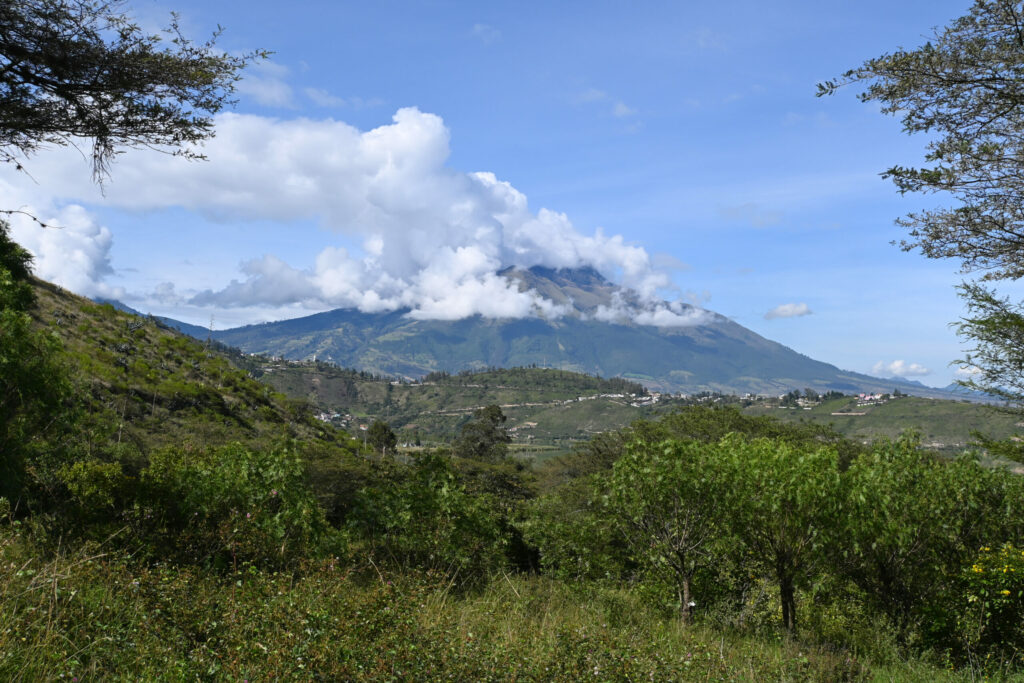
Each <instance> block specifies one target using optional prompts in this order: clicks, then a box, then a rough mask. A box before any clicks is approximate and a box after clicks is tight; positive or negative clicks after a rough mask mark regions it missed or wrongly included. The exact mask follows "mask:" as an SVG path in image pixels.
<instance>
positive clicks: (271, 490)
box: [270, 489, 277, 497]
mask: <svg viewBox="0 0 1024 683" xmlns="http://www.w3.org/2000/svg"><path fill="white" fill-rule="evenodd" d="M276 495H277V489H270V496H271V497H274V496H276Z"/></svg>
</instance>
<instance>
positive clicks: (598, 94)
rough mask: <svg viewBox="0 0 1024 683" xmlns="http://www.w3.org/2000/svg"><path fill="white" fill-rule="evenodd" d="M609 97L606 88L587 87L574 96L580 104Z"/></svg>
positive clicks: (574, 99)
mask: <svg viewBox="0 0 1024 683" xmlns="http://www.w3.org/2000/svg"><path fill="white" fill-rule="evenodd" d="M606 99H608V93H606V92H605V91H604V90H598V89H597V88H587V89H586V90H584V91H583V92H580V93H577V94H576V95H575V96H574V97H573V101H575V102H576V103H578V104H586V103H587V102H600V101H602V100H606Z"/></svg>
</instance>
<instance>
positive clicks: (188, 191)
mask: <svg viewBox="0 0 1024 683" xmlns="http://www.w3.org/2000/svg"><path fill="white" fill-rule="evenodd" d="M202 152H203V153H204V154H205V155H206V156H207V157H208V159H209V160H208V161H206V162H202V163H189V162H187V161H185V160H183V159H180V158H176V157H169V156H167V155H165V154H159V153H156V152H153V151H148V150H143V151H132V152H129V153H127V154H125V155H123V156H122V157H121V158H120V159H119V160H118V162H117V164H116V166H115V167H114V169H113V173H114V181H113V182H111V183H109V184H108V185H106V187H105V188H103V192H102V193H101V190H100V188H97V187H95V186H93V185H91V184H90V183H89V179H88V173H87V172H85V171H84V169H83V164H82V161H81V158H80V155H79V154H78V153H77V151H76V150H67V149H65V150H55V151H52V152H47V153H45V154H42V155H40V156H38V157H36V158H33V159H31V160H29V162H28V168H29V169H30V171H31V172H32V174H33V176H34V177H38V178H43V179H45V181H44V182H41V183H38V184H36V183H33V182H32V180H31V179H29V178H26V177H25V176H24V175H20V174H17V173H16V172H14V171H13V170H11V169H4V171H3V175H2V176H0V201H2V202H3V203H4V204H5V205H7V206H17V205H22V204H24V203H25V200H24V197H26V196H27V197H29V198H30V201H32V202H33V205H34V206H37V207H43V212H44V213H46V212H48V211H55V212H56V214H55V215H58V216H65V215H66V216H67V217H65V218H64V221H65V222H67V223H68V226H66V227H65V229H64V230H61V231H54V232H53V233H52V234H51V233H47V235H46V239H36V238H34V237H33V235H34V234H35V233H38V232H39V228H38V227H37V226H34V225H32V224H31V221H27V220H22V219H21V218H17V217H16V219H15V220H14V221H13V223H14V225H15V239H18V240H19V241H20V242H22V243H23V244H25V245H26V246H27V247H28V248H29V249H31V250H32V251H33V253H34V254H35V255H36V259H37V265H38V271H39V274H40V275H41V276H42V277H47V278H50V279H53V280H55V281H57V282H58V283H60V284H63V285H64V286H66V287H68V288H70V289H73V290H75V291H79V292H82V293H84V294H90V295H95V294H103V295H109V294H110V293H111V292H110V290H111V288H110V287H109V286H107V285H106V284H105V278H106V277H107V276H108V275H109V274H110V266H109V263H110V248H111V245H112V239H113V236H112V235H111V233H110V231H109V230H107V229H106V228H104V227H102V226H100V225H97V223H96V220H95V218H94V217H93V216H92V215H91V214H90V213H89V212H88V211H86V210H85V209H83V208H82V207H81V204H84V205H85V206H87V207H89V206H93V205H94V206H97V207H102V206H104V205H107V206H113V207H117V208H122V209H130V210H139V211H148V210H153V209H171V208H176V207H181V208H184V209H187V210H190V211H194V212H197V213H199V214H201V215H203V216H204V217H205V218H207V219H208V220H212V221H217V222H231V221H244V220H264V221H273V222H276V223H279V224H280V226H281V230H283V231H285V230H288V226H289V225H290V224H294V223H295V222H296V221H315V222H317V223H318V224H319V225H320V226H321V227H323V228H324V229H326V230H328V231H330V232H333V233H337V234H338V235H339V236H340V237H341V238H343V239H339V241H346V240H347V243H348V248H346V246H342V245H340V244H335V245H329V246H325V247H324V248H323V249H322V251H320V253H319V255H318V256H317V257H316V258H315V262H314V263H312V264H306V265H304V266H296V265H293V264H289V263H287V262H285V261H284V260H282V259H281V258H280V257H279V256H277V255H274V254H270V253H268V254H264V255H263V256H262V257H259V258H255V259H249V260H246V261H245V262H243V263H242V264H241V266H240V270H241V275H242V277H241V278H236V279H234V280H232V281H231V282H230V283H228V284H226V285H224V286H222V287H220V288H210V289H206V290H204V291H200V292H194V291H188V290H181V291H179V290H178V289H176V287H180V283H165V284H163V285H161V286H160V287H159V288H157V290H155V291H154V292H152V293H149V294H148V296H150V297H151V298H152V299H153V300H163V301H167V300H168V299H169V298H175V299H176V300H180V301H185V302H187V303H188V304H190V305H194V306H204V307H222V308H231V307H252V308H262V309H267V308H275V307H279V308H284V307H292V308H295V307H302V308H305V309H326V308H335V307H354V308H358V309H359V310H361V311H364V312H380V311H386V310H395V309H400V308H408V309H411V311H412V313H411V315H413V316H414V317H418V318H423V319H457V318H463V317H466V316H469V315H473V314H481V315H484V316H486V317H513V318H515V317H524V316H531V315H539V316H544V317H557V316H560V315H563V314H565V313H566V312H567V308H566V307H565V306H559V305H556V304H554V303H553V302H551V301H549V300H546V299H544V298H543V297H542V296H540V295H539V294H538V293H537V292H535V291H532V290H528V291H520V288H519V287H517V286H516V285H515V284H514V283H512V282H510V281H508V280H506V279H505V278H502V277H500V276H498V275H497V274H496V273H497V271H499V270H500V269H502V268H504V267H507V266H514V267H519V268H528V267H531V266H544V267H548V268H578V267H582V266H592V267H594V268H596V269H597V270H598V271H600V272H601V273H602V274H604V275H605V276H607V277H609V278H610V279H612V280H613V281H616V282H617V283H619V284H621V285H622V286H624V287H626V288H629V289H632V290H635V291H636V292H637V294H638V295H639V297H640V300H641V301H643V302H646V303H648V304H650V305H655V306H656V304H655V302H657V301H660V299H661V298H662V295H663V294H664V292H665V291H669V290H672V289H673V286H672V283H671V280H670V278H669V276H668V275H667V273H666V272H665V271H664V270H660V269H657V268H655V267H654V265H653V264H652V261H651V258H650V256H649V254H648V253H647V252H646V251H645V250H644V249H643V248H642V247H640V246H637V245H634V244H630V243H628V242H626V240H625V239H624V238H623V237H622V236H621V235H612V236H608V235H605V234H604V233H603V232H602V231H601V230H600V229H598V230H596V231H595V232H594V233H593V234H590V235H587V234H584V233H582V232H580V231H579V230H577V229H576V227H575V226H573V224H572V222H571V221H570V220H569V218H568V216H566V215H565V214H562V213H558V212H556V211H551V210H548V209H545V208H541V209H539V210H537V211H533V210H531V208H530V207H529V206H528V202H527V198H526V196H525V195H524V194H523V193H521V192H519V191H518V190H517V189H516V188H515V187H513V186H512V185H511V184H510V183H508V182H505V181H502V180H500V179H498V178H497V177H496V176H495V175H494V174H493V173H489V172H475V173H465V172H461V171H457V170H454V169H452V168H450V167H449V166H448V165H447V161H448V157H449V155H450V132H449V130H448V128H447V127H446V126H445V124H444V122H443V121H442V119H441V118H440V117H439V116H436V115H434V114H430V113H425V112H421V111H420V110H418V109H416V108H404V109H399V110H398V111H397V112H396V113H395V115H394V117H393V120H392V122H391V123H390V124H387V125H383V126H380V127H377V128H374V129H372V130H368V131H360V130H358V129H357V128H355V127H353V126H351V125H349V124H347V123H344V122H341V121H336V120H333V119H322V120H313V119H306V118H296V119H290V120H282V119H275V118H269V117H264V116H256V115H245V114H233V113H232V114H225V115H222V116H219V117H218V121H217V137H216V138H214V139H213V140H212V141H210V142H208V143H207V144H206V146H205V147H204V148H203V149H202ZM47 215H49V214H48V213H47ZM55 222H57V223H58V224H61V221H60V220H57V221H55ZM72 225H73V226H74V227H71V226H72ZM68 228H71V229H68ZM325 241H329V238H327V239H325ZM353 244H358V246H357V247H353V246H352V245H353ZM72 251H73V252H74V254H75V258H69V257H68V254H69V253H70V252H72ZM136 299H138V297H137V296H136ZM650 305H649V306H647V307H646V308H645V309H644V311H643V312H642V314H641V313H638V314H637V316H639V317H637V316H634V320H635V321H636V322H639V323H641V324H654V325H661V326H672V325H690V324H694V323H695V321H696V319H695V318H694V317H693V316H679V315H675V314H674V313H673V311H672V310H670V309H669V308H668V307H661V308H658V307H657V306H656V307H655V309H653V310H652V309H651V308H650ZM616 313H617V314H618V313H620V312H618V311H617V312H616Z"/></svg>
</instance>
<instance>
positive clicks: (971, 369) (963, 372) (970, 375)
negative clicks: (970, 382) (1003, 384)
mask: <svg viewBox="0 0 1024 683" xmlns="http://www.w3.org/2000/svg"><path fill="white" fill-rule="evenodd" d="M982 372H983V371H982V369H981V368H979V367H977V366H976V365H962V366H960V367H958V368H957V369H956V370H955V371H954V372H953V376H954V377H956V378H957V379H963V380H967V379H976V378H977V377H978V376H979V375H981V374H982Z"/></svg>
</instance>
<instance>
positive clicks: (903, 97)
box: [818, 0, 1024, 402]
mask: <svg viewBox="0 0 1024 683" xmlns="http://www.w3.org/2000/svg"><path fill="white" fill-rule="evenodd" d="M1022 26H1024V7H1022V6H1021V3H1020V2H1016V1H1014V0H976V2H975V3H974V5H973V7H972V8H971V10H970V11H969V12H968V13H967V14H966V15H965V16H963V17H960V18H958V19H956V20H954V21H953V22H952V23H951V24H950V25H949V26H948V27H947V28H945V29H943V30H940V31H938V32H936V34H935V35H934V37H933V39H932V40H931V41H930V42H928V43H926V44H925V45H924V46H922V47H920V48H917V49H916V50H897V51H896V52H893V53H892V54H885V55H882V56H881V57H878V58H875V59H870V60H868V61H866V62H865V63H864V64H863V65H862V66H861V67H859V68H856V69H852V70H850V71H848V72H846V73H845V74H843V76H842V77H841V78H839V79H838V80H835V81H827V82H825V83H822V84H820V85H819V86H818V88H819V95H823V94H831V93H833V92H835V91H836V89H837V88H839V87H841V86H843V85H848V84H852V83H863V84H866V89H865V90H864V91H863V92H862V93H861V95H860V99H861V100H862V101H864V102H877V103H879V104H881V105H882V111H883V112H885V113H886V114H892V115H898V116H901V117H902V121H903V129H904V130H905V131H906V132H907V133H911V134H915V133H920V134H927V135H929V136H930V142H929V143H928V146H927V150H928V151H927V154H926V156H925V160H924V162H925V163H924V165H922V166H921V167H919V168H915V167H903V166H893V167H892V168H890V169H888V170H887V171H886V172H885V173H884V177H886V178H889V179H891V180H892V181H893V182H894V183H895V184H896V187H897V188H898V189H899V191H900V192H901V193H906V192H920V193H924V194H935V193H942V194H944V195H946V196H948V197H949V198H951V199H952V200H953V205H952V206H951V207H948V208H934V209H928V210H923V211H918V212H913V213H910V214H908V215H907V216H905V217H903V218H901V219H899V220H898V221H897V222H898V223H899V224H900V225H902V226H903V227H905V228H906V229H907V230H908V239H905V240H903V241H902V242H901V246H902V248H903V249H904V250H915V249H916V250H919V251H920V252H921V253H922V254H923V255H924V256H926V257H928V258H951V259H955V260H958V261H959V262H960V265H961V268H962V271H963V272H964V273H977V274H978V275H977V276H976V278H977V281H976V282H973V283H969V284H966V285H965V286H964V287H963V288H962V289H961V294H962V296H963V297H964V298H965V299H966V301H967V302H968V306H969V307H970V308H971V309H972V311H971V314H972V316H973V317H971V318H968V319H967V320H966V321H965V324H962V325H960V326H959V328H958V329H959V332H960V334H961V335H962V336H963V337H964V338H965V339H967V340H968V341H969V342H973V343H975V344H976V347H975V348H974V349H973V350H972V351H971V352H970V353H969V354H968V356H967V357H965V358H964V359H963V360H962V361H959V362H961V363H963V364H965V365H974V366H977V367H979V368H981V370H982V371H983V373H982V374H981V375H980V376H979V377H977V378H976V379H975V381H974V383H973V385H972V384H971V383H969V382H968V383H967V384H968V385H971V386H973V387H974V388H982V389H984V390H986V391H991V392H994V393H1000V394H1001V395H1003V396H1005V397H1006V398H1011V399H1013V400H1015V401H1017V402H1021V401H1024V393H1022V392H1021V388H1020V386H1019V381H1020V377H1019V374H1020V373H1019V371H1015V370H1014V369H1013V366H1012V364H1006V363H1004V362H1003V361H1004V358H1005V357H1006V356H1010V357H1013V358H1016V359H1018V361H1017V362H1018V363H1019V359H1021V358H1024V346H1022V345H1021V342H1020V339H1019V338H1018V335H1002V334H1001V333H1000V332H999V330H998V328H999V327H1000V326H1002V325H1003V324H1004V323H1005V322H1006V321H1007V319H1012V320H1016V319H1017V318H1016V317H1014V316H1017V315H1018V311H1017V310H1016V308H1015V307H1013V306H1012V305H1010V303H1009V302H1008V301H1006V300H1004V299H999V298H997V297H996V296H995V294H994V293H993V292H992V291H991V290H989V289H987V288H986V287H984V286H982V285H981V284H979V283H980V282H984V281H999V280H1018V279H1020V278H1021V277H1022V276H1024V173H1022V159H1024V109H1022V107H1021V104H1022V103H1024V30H1022ZM993 332H994V333H993ZM1015 383H1017V384H1015ZM1011 385H1013V386H1011Z"/></svg>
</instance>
